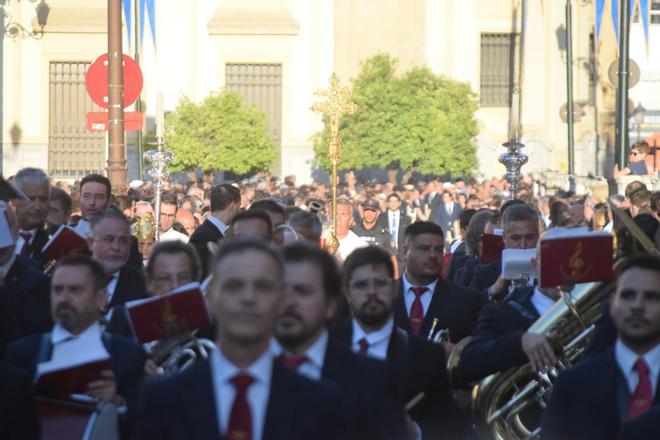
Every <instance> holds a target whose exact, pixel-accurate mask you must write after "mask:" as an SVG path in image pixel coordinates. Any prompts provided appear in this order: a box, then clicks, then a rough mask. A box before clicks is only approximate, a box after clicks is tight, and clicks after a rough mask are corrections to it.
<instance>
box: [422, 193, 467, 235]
mask: <svg viewBox="0 0 660 440" xmlns="http://www.w3.org/2000/svg"><path fill="white" fill-rule="evenodd" d="M460 213H461V205H460V204H459V203H457V202H455V201H454V196H452V194H451V193H450V192H449V191H445V192H443V193H442V203H440V204H438V205H437V206H436V207H435V209H434V210H433V211H431V216H430V217H429V220H430V221H432V222H433V223H435V224H436V225H438V226H440V227H441V228H442V230H443V231H445V233H446V234H447V237H446V238H447V242H448V243H451V241H452V240H453V239H454V238H455V237H454V230H453V225H454V222H455V221H456V220H458V216H459V214H460Z"/></svg>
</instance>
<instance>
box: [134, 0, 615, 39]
mask: <svg viewBox="0 0 660 440" xmlns="http://www.w3.org/2000/svg"><path fill="white" fill-rule="evenodd" d="M124 1H126V0H124ZM604 11H605V0H596V46H598V42H599V41H600V27H601V25H602V23H603V12H604Z"/></svg>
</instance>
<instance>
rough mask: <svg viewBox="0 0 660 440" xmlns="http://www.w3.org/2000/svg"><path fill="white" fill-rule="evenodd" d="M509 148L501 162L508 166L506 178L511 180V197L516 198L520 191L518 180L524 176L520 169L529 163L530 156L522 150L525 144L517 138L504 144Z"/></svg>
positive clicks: (501, 156)
mask: <svg viewBox="0 0 660 440" xmlns="http://www.w3.org/2000/svg"><path fill="white" fill-rule="evenodd" d="M502 146H503V147H506V148H507V150H508V151H507V152H506V153H503V154H501V155H500V163H501V164H503V165H504V166H505V167H506V176H505V178H506V180H507V182H509V197H510V198H511V199H515V198H516V193H517V192H518V189H519V188H518V182H519V181H520V179H521V178H522V173H521V172H520V169H521V168H522V166H523V165H525V164H526V163H527V160H528V159H529V157H528V156H527V155H526V154H525V153H523V152H521V151H520V149H521V148H523V147H524V146H525V144H522V143H520V142H519V141H518V139H516V138H512V139H511V140H510V141H509V142H506V143H504V144H502Z"/></svg>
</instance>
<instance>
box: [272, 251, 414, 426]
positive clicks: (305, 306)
mask: <svg viewBox="0 0 660 440" xmlns="http://www.w3.org/2000/svg"><path fill="white" fill-rule="evenodd" d="M284 258H285V277H284V279H285V287H286V299H285V301H284V307H283V309H282V313H281V314H280V315H279V317H278V319H277V321H276V323H275V337H276V338H277V342H278V344H276V345H277V346H276V350H277V352H281V353H282V354H281V358H280V359H281V362H282V363H284V364H285V365H287V366H288V367H290V368H291V369H293V370H295V371H297V372H298V373H300V374H301V375H303V376H305V377H307V378H309V379H312V380H320V379H325V380H327V381H329V382H332V383H334V384H336V385H338V386H339V387H340V388H341V391H342V395H343V397H344V403H343V405H342V406H343V407H344V408H345V409H346V412H347V413H348V417H349V418H350V420H352V421H353V423H354V424H355V425H356V426H357V427H358V436H359V438H361V439H386V438H387V439H400V438H405V437H406V434H405V423H404V415H403V408H402V407H401V406H400V405H399V404H398V403H397V402H396V400H395V398H396V396H395V390H394V389H389V385H388V379H389V377H388V370H387V366H386V364H385V363H384V362H380V361H377V360H374V359H368V358H366V357H364V356H359V355H357V354H354V353H353V352H352V351H351V350H350V349H349V348H348V347H346V346H345V345H342V344H340V343H339V342H338V341H336V340H335V338H334V337H333V336H332V335H329V334H328V330H327V325H328V323H329V322H331V321H332V320H333V319H334V318H335V315H336V311H337V307H338V302H339V295H340V292H341V282H340V279H339V273H338V271H337V265H336V263H335V260H334V259H333V258H332V256H330V255H329V254H328V253H327V252H325V251H323V250H322V249H319V248H318V247H312V246H311V245H308V244H305V243H300V242H298V243H294V244H291V245H289V246H287V247H286V248H285V249H284ZM408 437H409V435H408Z"/></svg>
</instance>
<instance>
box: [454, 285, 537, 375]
mask: <svg viewBox="0 0 660 440" xmlns="http://www.w3.org/2000/svg"><path fill="white" fill-rule="evenodd" d="M533 292H534V288H533V287H523V288H519V289H516V290H515V291H514V292H513V294H512V295H511V297H509V298H508V299H507V300H506V301H503V302H499V303H493V304H487V305H486V306H485V307H484V308H483V309H482V310H481V314H480V315H479V321H478V322H477V328H476V330H475V331H474V333H473V334H472V340H471V341H470V343H469V344H468V345H467V346H466V347H465V349H464V350H463V354H462V355H461V362H460V364H459V366H458V371H457V372H456V373H457V377H460V378H461V379H462V380H463V381H467V382H472V381H477V380H481V379H483V378H484V377H486V376H488V375H490V374H493V373H497V372H501V371H506V370H508V369H509V368H512V367H516V366H519V365H523V364H525V363H527V361H528V360H527V356H526V355H525V353H524V352H523V350H522V345H521V341H520V339H521V337H522V335H523V333H525V331H527V328H529V326H530V325H531V324H532V323H533V322H534V321H536V319H538V317H539V314H538V312H537V311H536V308H535V307H534V306H533V305H532V302H531V300H530V298H531V296H532V293H533Z"/></svg>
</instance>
